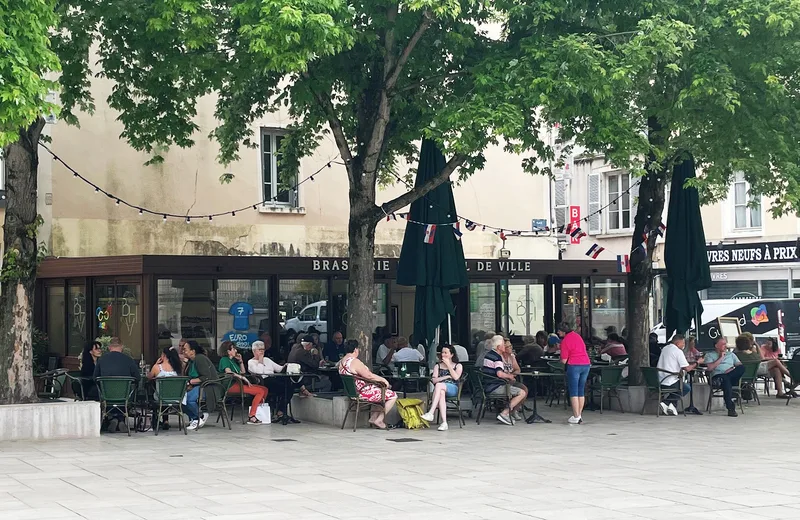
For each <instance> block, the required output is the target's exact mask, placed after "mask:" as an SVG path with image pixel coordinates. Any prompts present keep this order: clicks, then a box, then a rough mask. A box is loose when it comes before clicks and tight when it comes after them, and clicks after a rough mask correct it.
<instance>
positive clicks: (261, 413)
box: [256, 403, 272, 424]
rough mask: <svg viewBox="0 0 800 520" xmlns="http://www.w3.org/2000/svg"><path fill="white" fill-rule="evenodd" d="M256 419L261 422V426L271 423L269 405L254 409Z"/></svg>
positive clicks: (261, 405)
mask: <svg viewBox="0 0 800 520" xmlns="http://www.w3.org/2000/svg"><path fill="white" fill-rule="evenodd" d="M256 419H258V420H259V421H261V424H269V423H270V422H272V410H270V409H269V405H268V404H267V403H262V404H260V405H258V408H257V409H256Z"/></svg>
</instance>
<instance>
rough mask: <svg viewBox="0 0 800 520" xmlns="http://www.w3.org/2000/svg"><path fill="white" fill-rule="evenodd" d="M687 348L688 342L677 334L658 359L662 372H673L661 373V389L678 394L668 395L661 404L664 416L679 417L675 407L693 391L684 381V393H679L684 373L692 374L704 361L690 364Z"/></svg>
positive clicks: (658, 365) (662, 350) (659, 375)
mask: <svg viewBox="0 0 800 520" xmlns="http://www.w3.org/2000/svg"><path fill="white" fill-rule="evenodd" d="M685 346H686V340H685V338H684V337H683V335H681V334H676V335H675V336H673V338H672V342H671V343H668V344H667V346H666V347H664V348H663V349H661V355H660V356H659V358H658V364H657V365H656V366H657V367H658V368H659V369H660V370H664V371H666V372H672V374H666V373H664V372H661V371H659V373H658V377H659V379H660V381H661V387H662V388H669V389H674V390H676V392H674V393H671V394H669V395H667V396H666V397H665V398H664V401H663V402H661V403H659V406H661V411H663V412H664V415H678V409H677V408H676V407H675V405H676V404H677V403H678V400H679V399H680V398H681V397H683V396H685V395H687V394H688V393H689V392H691V390H692V385H691V384H689V382H688V381H684V383H683V392H680V391H679V390H680V388H681V380H682V379H683V373H684V372H691V371H692V370H694V369H695V368H697V365H698V363H699V362H700V361H702V358H700V360H699V361H698V362H695V363H689V362H688V361H687V360H686V356H685V355H684V353H683V350H684V348H685ZM673 374H677V375H673Z"/></svg>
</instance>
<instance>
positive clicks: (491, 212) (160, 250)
mask: <svg viewBox="0 0 800 520" xmlns="http://www.w3.org/2000/svg"><path fill="white" fill-rule="evenodd" d="M109 87H110V85H109V84H108V82H105V81H104V80H95V82H94V86H93V90H94V92H95V95H96V99H97V100H98V102H97V110H96V112H95V114H94V115H91V116H90V115H88V114H83V115H82V116H81V117H80V123H81V124H80V128H77V127H70V126H68V125H66V124H64V123H63V122H58V123H56V124H55V125H52V126H51V131H52V135H53V145H52V146H53V149H54V150H55V152H56V153H57V154H58V155H59V156H60V157H61V158H62V159H63V160H64V161H66V162H67V163H68V164H70V165H71V166H72V167H74V168H75V169H76V170H78V171H79V172H80V173H81V174H82V175H84V176H85V177H87V178H88V179H90V180H91V181H92V182H94V183H95V184H97V185H98V186H101V187H102V188H104V189H105V190H107V191H109V192H111V193H113V194H114V195H115V196H117V197H120V198H122V199H124V200H126V201H128V202H130V203H131V204H134V205H137V206H144V207H146V208H148V209H152V210H154V211H158V212H169V213H178V214H187V213H189V214H208V213H217V212H223V211H230V210H232V209H236V208H239V207H243V206H249V205H252V204H256V203H258V202H259V201H260V200H261V169H260V168H261V166H260V152H259V150H257V149H249V148H242V149H241V151H240V155H241V158H240V160H238V161H236V162H234V163H233V164H231V165H230V166H228V167H224V166H222V165H220V164H218V163H217V161H216V155H217V152H218V147H217V146H216V145H215V144H214V143H213V142H211V141H210V140H208V138H207V137H206V136H208V134H209V132H210V131H211V130H212V129H213V128H214V124H215V123H214V119H213V110H214V106H213V105H214V100H213V99H212V98H206V99H204V100H202V102H201V104H200V109H199V114H198V117H197V118H196V122H197V124H198V125H199V126H200V130H199V131H198V132H197V134H196V144H195V146H194V147H193V148H191V149H178V148H175V149H171V150H169V151H168V152H167V153H166V154H165V162H164V163H163V164H159V165H153V166H145V165H144V163H145V162H146V161H147V160H148V158H149V157H148V155H146V154H143V153H139V152H136V151H134V150H133V149H131V148H130V147H129V146H128V145H127V143H125V142H124V141H123V140H121V139H120V138H119V137H118V136H119V135H120V134H121V132H122V130H123V128H122V125H121V124H120V123H119V122H117V121H116V117H117V114H116V113H115V112H114V111H113V110H111V109H110V108H109V107H107V106H106V105H105V104H104V103H102V102H101V100H102V99H105V97H106V96H107V94H108V92H109ZM287 123H288V118H287V116H286V115H285V114H281V113H278V114H272V115H269V116H267V117H265V118H264V119H262V120H260V121H257V122H256V123H255V124H254V131H255V132H256V135H258V131H259V128H260V127H269V128H283V127H285V126H286V125H287ZM337 155H338V153H337V150H336V147H335V145H334V143H333V142H332V141H331V140H329V139H325V140H323V142H322V144H321V146H320V147H319V149H318V150H317V151H316V153H315V154H314V155H313V156H311V157H308V158H306V159H304V160H303V161H302V163H301V171H300V178H304V177H306V176H308V175H309V174H311V173H313V172H315V171H317V170H318V169H320V168H322V171H321V172H320V173H319V174H318V175H316V176H315V182H313V183H312V182H307V183H305V184H304V185H303V186H302V187H301V188H300V193H299V200H300V206H301V207H302V208H303V211H302V212H291V213H289V212H286V211H285V210H283V211H272V210H271V209H270V208H263V209H261V208H260V209H259V210H256V211H254V210H252V209H248V210H246V211H242V212H237V214H236V216H235V217H232V216H230V215H227V216H221V217H216V218H215V219H214V220H213V221H212V222H209V221H208V220H207V219H206V220H203V221H199V220H193V221H192V222H191V223H186V222H185V221H184V220H179V219H170V220H168V221H167V222H163V221H162V218H161V217H160V216H152V215H146V214H145V215H143V216H140V215H139V214H138V212H137V211H136V210H134V209H131V208H126V207H124V206H117V205H116V204H115V201H114V200H113V199H109V198H107V197H105V196H103V195H101V194H95V193H94V191H93V190H92V188H90V187H89V186H87V185H85V184H84V183H82V182H81V181H80V180H78V179H75V178H73V176H72V174H71V173H70V172H69V171H67V170H66V168H65V167H64V166H63V165H61V164H60V163H57V162H54V161H52V160H48V158H47V157H46V155H43V156H42V162H43V163H45V162H48V163H50V164H49V165H48V166H47V168H48V169H51V170H52V171H51V172H50V171H49V170H48V173H46V174H44V173H43V179H42V180H43V181H44V182H43V186H46V187H47V188H46V189H48V192H49V193H52V206H51V207H50V209H51V210H52V214H51V215H50V218H48V219H47V220H48V223H49V224H50V225H51V227H52V232H51V230H50V229H48V230H47V232H46V233H44V234H43V238H44V239H45V240H46V241H47V242H48V245H49V248H50V251H51V252H52V254H54V255H55V256H109V255H122V254H207V255H218V254H219V255H239V254H258V255H275V256H294V255H302V256H347V217H348V209H349V204H348V196H347V194H348V185H347V175H346V172H345V169H344V167H343V166H341V165H338V164H333V165H332V167H331V168H325V165H326V164H327V163H328V162H329V161H332V160H335V159H336V158H337ZM486 156H487V164H486V168H485V169H484V170H483V171H481V172H478V173H476V174H475V175H474V176H473V177H472V178H470V179H469V180H467V181H465V182H463V183H460V184H458V185H457V186H456V187H455V188H454V192H455V199H456V205H457V207H458V211H459V214H461V215H462V216H464V217H466V218H470V219H472V220H475V221H479V222H482V223H486V224H489V225H494V226H498V227H505V228H517V229H522V230H528V229H530V226H531V219H534V218H548V216H549V191H548V190H549V182H548V180H547V179H546V178H544V177H541V176H539V177H533V176H530V175H528V174H526V173H524V172H523V171H522V169H521V167H520V158H519V157H516V156H512V155H509V154H507V153H505V152H503V151H502V149H501V148H500V147H497V148H493V149H490V150H488V151H487V153H486ZM402 169H403V167H402V166H401V173H403V172H402ZM43 171H44V170H43ZM226 172H230V173H233V174H234V179H233V181H232V182H231V183H230V184H221V183H220V182H219V177H220V175H222V174H223V173H226ZM454 179H455V176H454ZM40 182H42V181H40ZM400 193H402V190H401V188H400V187H399V186H391V187H388V188H386V189H382V190H380V191H379V194H378V201H379V202H381V201H386V200H389V199H391V198H392V197H394V196H397V195H399V194H400ZM405 226H406V223H405V222H396V223H395V222H389V223H386V222H382V223H380V224H379V225H378V230H377V236H376V254H377V255H379V256H397V255H398V254H399V250H400V245H401V243H402V239H403V232H404V228H405ZM464 235H465V236H464V240H463V242H464V248H465V253H466V255H467V256H468V257H472V258H479V257H483V258H491V257H497V256H498V254H499V249H500V247H501V241H500V239H499V238H498V237H497V236H496V235H494V234H492V233H489V232H480V231H474V232H468V231H466V230H464ZM506 247H507V248H509V249H511V251H512V256H513V257H515V258H554V257H556V256H557V248H556V245H555V241H554V240H553V239H551V238H523V237H509V240H508V242H507V245H506Z"/></svg>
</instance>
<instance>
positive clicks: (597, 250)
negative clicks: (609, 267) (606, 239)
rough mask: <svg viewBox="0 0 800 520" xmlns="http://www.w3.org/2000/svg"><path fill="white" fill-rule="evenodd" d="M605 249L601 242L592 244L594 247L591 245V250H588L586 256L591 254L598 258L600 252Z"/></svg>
mask: <svg viewBox="0 0 800 520" xmlns="http://www.w3.org/2000/svg"><path fill="white" fill-rule="evenodd" d="M605 250H606V248H605V247H603V246H601V245H600V244H592V247H590V248H589V250H588V251H586V256H591V257H592V258H594V259H597V257H598V256H600V253H602V252H603V251H605Z"/></svg>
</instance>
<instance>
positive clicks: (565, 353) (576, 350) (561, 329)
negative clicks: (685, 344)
mask: <svg viewBox="0 0 800 520" xmlns="http://www.w3.org/2000/svg"><path fill="white" fill-rule="evenodd" d="M557 332H558V337H559V338H561V362H562V363H564V365H566V367H567V374H566V375H567V390H568V391H569V400H570V404H571V405H572V417H570V418H569V419H568V420H569V423H570V424H580V423H582V422H583V419H582V417H581V414H582V413H583V406H584V405H585V404H586V398H585V397H584V392H585V390H586V379H587V378H588V377H589V367H590V366H591V364H592V363H591V361H589V355H588V354H587V353H586V344H585V343H584V342H583V338H581V336H580V334H578V333H577V332H575V331H573V330H572V327H570V326H569V323H567V322H562V323H560V324H559V325H558V331H557Z"/></svg>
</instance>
